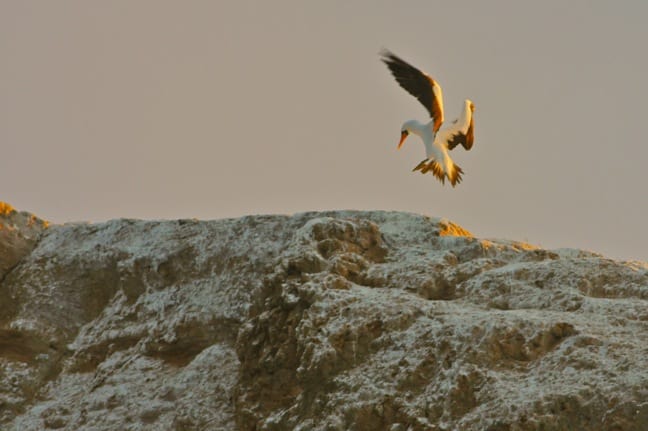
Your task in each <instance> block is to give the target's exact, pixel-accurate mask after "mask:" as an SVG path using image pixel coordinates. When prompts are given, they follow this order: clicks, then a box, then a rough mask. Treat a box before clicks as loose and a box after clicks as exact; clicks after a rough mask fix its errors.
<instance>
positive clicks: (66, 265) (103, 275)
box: [0, 207, 648, 431]
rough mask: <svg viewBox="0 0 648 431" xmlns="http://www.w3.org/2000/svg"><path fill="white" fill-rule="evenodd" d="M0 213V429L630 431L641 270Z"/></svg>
mask: <svg viewBox="0 0 648 431" xmlns="http://www.w3.org/2000/svg"><path fill="white" fill-rule="evenodd" d="M3 208H7V207H3ZM2 213H3V214H4V215H3V216H2V217H5V218H3V219H1V220H3V221H2V223H3V225H4V226H11V228H12V230H11V232H12V234H11V235H4V236H0V264H2V265H3V266H2V267H0V269H2V268H4V269H2V271H4V273H3V277H2V281H1V283H0V377H1V378H0V429H7V430H16V431H18V430H20V431H23V430H47V429H66V430H67V429H69V430H114V429H128V430H157V429H169V430H221V429H240V430H292V429H295V430H347V429H354V430H383V429H384V430H394V431H396V430H412V431H415V430H453V429H462V430H541V429H552V430H571V429H588V430H610V429H618V430H643V429H648V403H647V402H646V400H647V399H648V373H646V370H647V369H648V350H647V347H646V346H648V311H647V310H648V264H645V263H641V262H618V261H613V260H610V259H606V258H605V257H603V256H600V255H596V254H593V253H589V252H584V251H577V250H555V251H548V250H542V249H538V248H536V247H533V246H531V245H528V244H524V243H518V242H513V241H504V240H483V239H478V238H474V237H473V236H472V235H471V234H470V233H469V232H468V231H466V230H465V229H463V228H461V227H460V226H457V225H455V224H453V223H451V222H449V221H447V220H443V219H434V218H429V217H424V216H419V215H414V214H406V213H398V212H380V211H375V212H361V211H332V212H321V213H304V214H297V215H294V216H249V217H243V218H239V219H229V220H218V221H196V220H179V221H138V220H113V221H110V222H106V223H100V224H67V225H62V226H50V227H48V228H47V229H45V227H47V225H46V223H45V222H42V221H39V219H36V218H34V219H33V220H34V221H33V222H31V225H30V222H29V220H31V217H32V216H31V215H27V214H26V213H17V212H15V211H13V210H12V211H7V210H6V209H5V210H3V211H2ZM30 229H31V230H30ZM0 235H2V233H1V231H0Z"/></svg>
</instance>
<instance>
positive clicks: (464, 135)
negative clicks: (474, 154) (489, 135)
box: [448, 117, 475, 150]
mask: <svg viewBox="0 0 648 431" xmlns="http://www.w3.org/2000/svg"><path fill="white" fill-rule="evenodd" d="M473 131H474V124H473V119H472V117H471V118H470V123H469V125H468V129H467V130H466V131H465V132H464V131H463V130H461V129H457V130H456V131H453V133H452V135H451V136H450V138H449V139H448V149H449V150H452V149H453V148H454V147H456V146H457V145H459V144H461V145H463V147H464V148H465V149H466V150H470V149H471V148H472V146H473V141H474V140H475V135H474V132H473Z"/></svg>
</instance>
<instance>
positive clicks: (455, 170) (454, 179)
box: [447, 163, 463, 187]
mask: <svg viewBox="0 0 648 431" xmlns="http://www.w3.org/2000/svg"><path fill="white" fill-rule="evenodd" d="M461 174H463V169H461V168H460V167H459V166H457V165H456V164H454V163H452V165H451V166H450V171H449V172H448V173H447V175H448V180H449V181H450V184H452V187H454V186H456V185H457V184H459V183H460V182H461V179H462V178H461Z"/></svg>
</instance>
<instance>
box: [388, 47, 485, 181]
mask: <svg viewBox="0 0 648 431" xmlns="http://www.w3.org/2000/svg"><path fill="white" fill-rule="evenodd" d="M381 56H382V61H383V62H384V63H385V64H386V65H387V67H388V68H389V70H390V71H391V73H392V75H394V78H396V81H398V83H399V84H400V86H401V87H403V88H404V89H405V90H406V91H407V92H408V93H409V94H411V95H412V96H414V97H416V98H417V99H418V101H419V102H421V104H422V105H423V106H424V107H425V109H427V111H428V112H429V113H430V118H431V120H430V121H429V122H428V123H421V122H419V121H416V120H409V121H406V122H405V123H403V126H402V127H401V138H400V142H399V143H398V148H399V149H400V148H401V146H402V145H403V142H405V139H406V138H407V136H408V135H409V134H411V133H414V134H415V135H418V136H419V137H420V138H421V139H422V140H423V144H425V155H426V158H425V159H424V160H423V161H421V163H419V164H418V165H416V167H415V168H414V169H413V172H415V171H420V172H421V173H422V174H425V173H428V172H431V173H432V174H433V175H434V176H435V177H437V178H438V179H439V181H441V183H442V184H445V179H446V178H447V179H448V181H450V184H452V187H454V186H455V185H457V184H458V183H460V182H461V174H463V170H462V169H461V168H460V167H459V166H457V165H456V164H455V162H454V161H453V160H452V159H451V158H450V154H449V153H448V151H449V150H452V149H453V148H454V147H456V146H457V145H459V144H461V145H462V146H463V147H464V148H465V149H466V150H470V149H471V148H472V146H473V140H474V134H473V133H474V123H473V115H472V114H473V112H474V110H475V105H474V104H473V102H472V101H470V100H468V99H466V101H465V102H464V106H463V110H462V112H461V115H460V116H459V118H458V119H456V120H454V122H453V123H452V124H451V125H449V126H446V127H444V128H443V129H442V128H441V125H442V124H443V92H442V91H441V86H440V85H439V84H438V83H437V82H436V81H435V80H434V78H432V77H431V76H430V75H428V74H426V73H424V72H422V71H420V70H419V69H417V68H416V67H414V66H411V65H410V64H408V63H406V62H405V61H403V60H402V59H400V58H399V57H397V56H396V55H394V54H393V53H391V52H389V51H387V50H384V51H383V52H382V53H381Z"/></svg>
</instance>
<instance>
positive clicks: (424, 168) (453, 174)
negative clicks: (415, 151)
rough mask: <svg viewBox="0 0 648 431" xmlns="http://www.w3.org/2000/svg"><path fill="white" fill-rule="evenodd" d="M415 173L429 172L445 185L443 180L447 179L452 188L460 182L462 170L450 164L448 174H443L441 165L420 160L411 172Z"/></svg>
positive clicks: (431, 161) (433, 161)
mask: <svg viewBox="0 0 648 431" xmlns="http://www.w3.org/2000/svg"><path fill="white" fill-rule="evenodd" d="M416 171H421V173H422V174H427V173H428V172H431V173H432V174H433V175H434V176H435V177H436V178H437V179H438V180H439V181H441V184H445V179H446V177H447V178H448V181H450V184H451V185H452V187H454V186H456V185H457V184H459V183H460V182H461V179H462V178H461V175H462V174H463V170H462V169H461V168H460V167H459V166H457V165H456V164H454V162H452V163H451V164H450V166H449V169H448V172H445V171H444V170H443V168H442V167H441V164H440V163H439V162H437V161H436V160H434V159H425V160H422V161H421V163H419V164H418V165H416V167H415V168H414V169H413V170H412V172H416Z"/></svg>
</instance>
